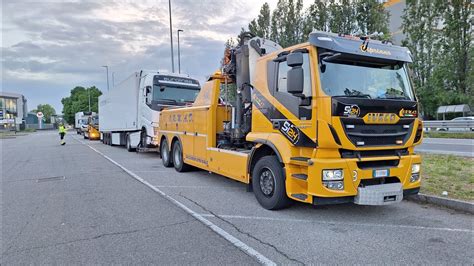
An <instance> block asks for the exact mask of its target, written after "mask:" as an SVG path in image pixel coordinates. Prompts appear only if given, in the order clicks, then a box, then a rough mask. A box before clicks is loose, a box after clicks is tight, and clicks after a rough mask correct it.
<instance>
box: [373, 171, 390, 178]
mask: <svg viewBox="0 0 474 266" xmlns="http://www.w3.org/2000/svg"><path fill="white" fill-rule="evenodd" d="M388 174H389V171H388V169H376V170H374V172H373V177H375V178H378V177H388Z"/></svg>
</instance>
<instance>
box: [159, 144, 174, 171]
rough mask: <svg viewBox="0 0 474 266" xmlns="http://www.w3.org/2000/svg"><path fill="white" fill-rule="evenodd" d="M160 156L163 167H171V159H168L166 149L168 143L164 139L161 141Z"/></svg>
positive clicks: (168, 155)
mask: <svg viewBox="0 0 474 266" xmlns="http://www.w3.org/2000/svg"><path fill="white" fill-rule="evenodd" d="M160 155H161V161H162V162H163V165H164V166H165V167H171V166H173V161H172V160H171V157H170V150H169V149H168V141H167V140H166V139H163V140H162V141H161V144H160Z"/></svg>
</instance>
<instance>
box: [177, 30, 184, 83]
mask: <svg viewBox="0 0 474 266" xmlns="http://www.w3.org/2000/svg"><path fill="white" fill-rule="evenodd" d="M180 32H184V31H183V30H178V73H179V74H181V51H180V47H179V33H180Z"/></svg>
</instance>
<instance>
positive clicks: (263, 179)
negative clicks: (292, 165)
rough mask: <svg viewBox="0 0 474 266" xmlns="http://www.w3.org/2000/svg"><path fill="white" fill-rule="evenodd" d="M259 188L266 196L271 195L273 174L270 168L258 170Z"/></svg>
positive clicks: (273, 187) (273, 188)
mask: <svg viewBox="0 0 474 266" xmlns="http://www.w3.org/2000/svg"><path fill="white" fill-rule="evenodd" d="M259 179H260V182H259V183H260V190H261V191H262V193H263V195H265V196H266V197H271V196H272V195H273V192H274V191H275V175H274V174H273V172H272V170H270V169H268V168H264V169H263V170H262V171H261V172H260V178H259Z"/></svg>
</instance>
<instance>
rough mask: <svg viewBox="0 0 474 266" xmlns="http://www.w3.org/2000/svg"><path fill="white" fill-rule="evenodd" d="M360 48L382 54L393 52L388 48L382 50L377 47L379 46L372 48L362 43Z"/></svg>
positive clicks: (363, 50)
mask: <svg viewBox="0 0 474 266" xmlns="http://www.w3.org/2000/svg"><path fill="white" fill-rule="evenodd" d="M359 49H360V50H361V51H362V52H364V53H369V54H382V55H392V53H391V52H390V51H387V50H381V49H377V48H372V47H368V46H367V45H365V44H361V45H360V46H359Z"/></svg>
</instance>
